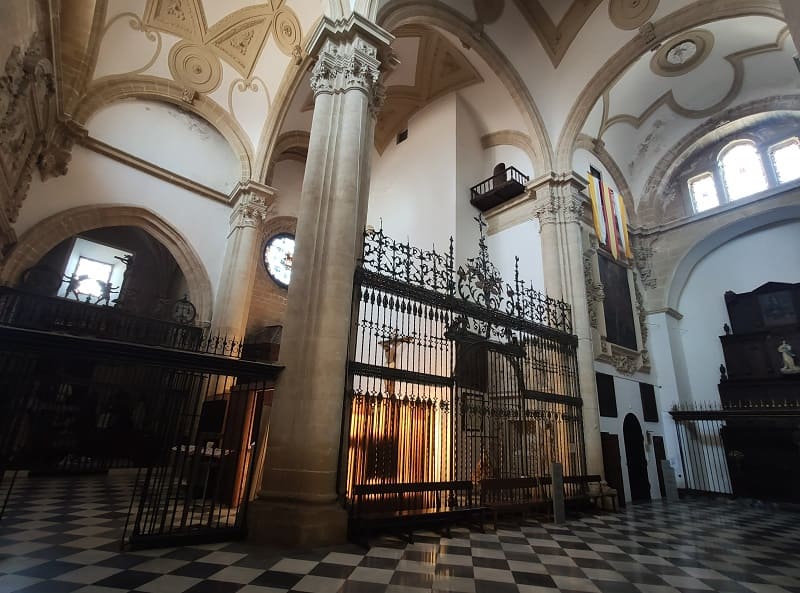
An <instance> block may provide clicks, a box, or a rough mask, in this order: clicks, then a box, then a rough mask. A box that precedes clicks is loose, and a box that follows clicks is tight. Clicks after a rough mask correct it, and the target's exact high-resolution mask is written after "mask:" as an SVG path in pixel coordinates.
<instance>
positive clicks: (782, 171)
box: [770, 138, 800, 183]
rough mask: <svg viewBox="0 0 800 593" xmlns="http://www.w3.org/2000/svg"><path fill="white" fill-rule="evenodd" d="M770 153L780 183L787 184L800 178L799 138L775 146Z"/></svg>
mask: <svg viewBox="0 0 800 593" xmlns="http://www.w3.org/2000/svg"><path fill="white" fill-rule="evenodd" d="M770 152H771V153H772V162H773V164H774V165H775V174H776V175H777V177H778V183H786V182H787V181H792V180H794V179H797V178H798V177H800V142H798V141H797V138H791V139H790V140H787V141H785V142H781V143H780V144H777V145H775V146H773V147H772V150H771V151H770Z"/></svg>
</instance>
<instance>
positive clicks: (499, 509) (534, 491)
mask: <svg viewBox="0 0 800 593" xmlns="http://www.w3.org/2000/svg"><path fill="white" fill-rule="evenodd" d="M539 486H540V485H539V479H538V478H533V477H527V478H486V479H483V480H481V481H480V499H481V504H482V505H484V506H485V507H486V508H487V509H489V510H490V511H491V512H492V515H493V517H494V521H495V522H497V516H498V515H499V514H500V513H522V514H523V515H524V514H525V513H528V512H531V511H532V510H533V509H534V508H535V507H537V506H541V505H542V504H543V503H544V500H543V498H542V496H541V493H540V491H539Z"/></svg>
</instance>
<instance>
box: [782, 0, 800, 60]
mask: <svg viewBox="0 0 800 593" xmlns="http://www.w3.org/2000/svg"><path fill="white" fill-rule="evenodd" d="M781 8H782V9H783V16H784V18H785V19H786V24H787V25H789V33H791V35H792V40H793V41H794V47H795V49H796V50H797V51H798V52H799V53H800V2H798V1H797V0H781ZM795 60H797V58H795Z"/></svg>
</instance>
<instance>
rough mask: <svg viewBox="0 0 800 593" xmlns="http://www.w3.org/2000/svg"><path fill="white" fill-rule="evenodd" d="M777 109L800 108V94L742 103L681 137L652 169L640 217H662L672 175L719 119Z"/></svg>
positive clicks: (641, 204) (641, 218) (641, 199)
mask: <svg viewBox="0 0 800 593" xmlns="http://www.w3.org/2000/svg"><path fill="white" fill-rule="evenodd" d="M774 111H798V112H800V95H782V96H777V97H768V98H766V99H757V100H755V101H750V102H748V103H743V104H741V105H738V106H736V107H733V108H731V109H728V110H726V111H724V112H723V113H721V114H719V115H718V116H717V117H715V118H712V119H709V120H708V121H706V122H705V123H703V124H702V125H701V126H698V127H696V128H695V129H694V130H692V131H691V132H689V134H687V135H686V136H684V137H683V138H681V139H680V140H679V141H678V142H677V143H675V145H674V146H673V147H672V148H670V149H669V150H668V151H667V152H666V153H665V154H664V156H662V157H661V159H660V160H659V161H658V163H657V164H656V166H655V167H654V168H653V171H652V172H651V173H650V177H648V179H647V182H646V183H645V185H644V190H643V191H642V195H641V198H640V200H639V204H638V207H637V209H636V212H637V220H643V219H645V220H647V219H650V220H657V219H659V218H662V214H663V212H662V211H660V210H659V208H658V207H659V200H660V199H661V197H662V196H663V195H664V193H665V190H666V188H667V186H668V184H669V183H670V182H671V181H672V177H673V175H674V174H675V172H676V171H677V170H678V169H679V168H680V167H681V165H683V163H685V162H686V160H687V159H688V158H691V156H692V154H693V153H694V149H693V147H694V145H695V143H696V142H699V141H700V140H702V139H703V138H704V137H705V136H707V135H709V134H711V133H712V132H714V130H717V129H718V128H719V127H720V126H719V124H720V122H735V121H737V120H740V119H743V118H745V117H749V116H753V115H759V114H765V113H768V112H774Z"/></svg>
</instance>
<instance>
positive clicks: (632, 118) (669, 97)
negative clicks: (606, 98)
mask: <svg viewBox="0 0 800 593" xmlns="http://www.w3.org/2000/svg"><path fill="white" fill-rule="evenodd" d="M788 37H789V28H788V27H784V28H782V29H781V30H780V32H779V33H778V36H777V38H776V40H775V43H768V44H766V45H759V46H757V47H751V48H749V49H744V50H742V51H738V52H735V53H732V54H729V55H727V56H725V58H724V59H725V60H726V61H727V62H728V63H729V64H730V65H731V67H732V68H733V82H732V83H731V86H730V88H729V89H728V92H727V93H725V96H724V97H722V99H720V100H719V101H718V102H716V103H715V104H713V105H711V106H709V107H705V108H703V109H689V108H687V107H684V106H683V105H681V104H680V103H678V100H677V99H676V98H675V94H674V91H672V89H670V90H668V91H666V92H665V93H664V94H662V95H661V96H659V97H658V98H657V99H656V100H655V101H653V102H652V103H651V104H650V105H649V106H648V107H647V108H646V109H645V110H644V111H643V112H642V113H641V115H638V116H636V115H630V114H627V113H623V114H620V115H615V116H614V117H612V118H610V119H608V120H607V121H604V122H603V124H602V125H601V126H600V137H601V138H602V137H603V135H604V134H605V133H606V132H607V131H608V130H609V128H611V127H612V126H613V125H615V124H619V123H626V124H629V125H631V126H633V127H634V128H635V129H637V130H638V129H639V128H640V127H642V125H643V124H644V123H645V122H646V121H647V120H648V119H650V117H651V116H652V115H653V114H654V113H655V112H656V111H658V110H659V109H660V108H661V107H663V106H664V105H666V106H667V107H668V108H669V109H671V110H672V112H673V113H675V114H676V115H680V116H683V117H686V118H689V119H703V118H706V117H709V116H712V115H714V114H715V113H717V112H718V111H719V110H721V109H725V108H726V107H727V106H728V105H730V104H731V103H732V102H733V100H734V99H735V98H736V97H737V96H738V95H739V91H741V90H742V85H743V84H744V61H745V59H746V58H749V57H752V56H757V55H759V54H765V53H770V52H776V51H782V50H783V46H784V44H785V43H786V39H787V38H788Z"/></svg>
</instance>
